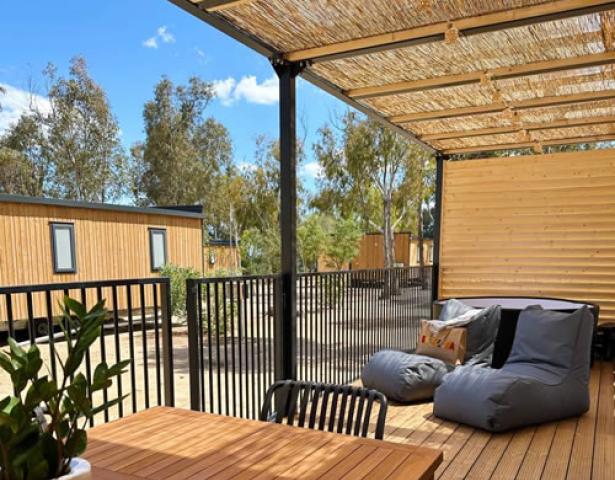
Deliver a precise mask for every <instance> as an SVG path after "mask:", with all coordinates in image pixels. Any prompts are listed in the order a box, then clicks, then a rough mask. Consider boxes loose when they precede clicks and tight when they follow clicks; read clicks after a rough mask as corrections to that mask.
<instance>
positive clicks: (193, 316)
mask: <svg viewBox="0 0 615 480" xmlns="http://www.w3.org/2000/svg"><path fill="white" fill-rule="evenodd" d="M198 295H199V287H198V281H197V280H195V279H191V278H189V279H187V280H186V314H187V321H188V369H189V379H190V408H191V409H192V410H197V411H198V410H201V408H202V409H203V411H204V410H205V405H201V380H200V378H201V372H200V371H199V347H200V345H199V338H200V335H199V323H200V322H199V314H198V302H199V301H200V299H199V298H198Z"/></svg>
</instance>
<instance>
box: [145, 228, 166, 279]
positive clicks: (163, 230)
mask: <svg viewBox="0 0 615 480" xmlns="http://www.w3.org/2000/svg"><path fill="white" fill-rule="evenodd" d="M148 231H149V266H150V269H151V271H152V272H160V270H161V268H162V265H165V264H166V263H167V261H168V259H169V251H168V236H167V229H166V228H161V227H150V228H148ZM158 234H162V238H163V247H164V248H163V255H164V259H163V262H162V265H161V266H160V267H156V266H155V265H154V235H158Z"/></svg>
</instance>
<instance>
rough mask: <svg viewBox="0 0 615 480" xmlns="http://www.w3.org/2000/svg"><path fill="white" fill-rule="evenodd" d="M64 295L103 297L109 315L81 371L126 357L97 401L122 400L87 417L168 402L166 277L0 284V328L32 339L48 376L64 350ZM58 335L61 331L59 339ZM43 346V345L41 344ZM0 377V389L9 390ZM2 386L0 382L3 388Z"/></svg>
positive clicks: (170, 373) (170, 372)
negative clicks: (123, 369) (124, 367)
mask: <svg viewBox="0 0 615 480" xmlns="http://www.w3.org/2000/svg"><path fill="white" fill-rule="evenodd" d="M64 295H70V296H71V297H73V298H75V299H77V300H79V301H81V302H82V303H84V304H86V306H87V307H88V308H91V307H92V306H93V305H94V304H95V303H96V302H98V301H100V300H103V299H104V300H105V304H106V307H107V308H108V310H109V319H108V320H107V321H106V322H105V324H104V327H103V334H102V335H101V338H100V341H99V342H97V343H96V344H94V345H92V347H91V348H90V351H89V352H88V353H87V355H86V358H85V362H84V366H83V373H84V375H86V378H88V380H90V378H91V376H92V364H94V365H97V364H98V363H99V362H101V361H107V362H108V363H115V362H118V361H120V360H124V359H127V358H130V359H132V362H131V364H130V366H129V367H128V371H127V372H126V373H125V374H123V375H122V376H120V377H118V378H117V379H115V380H114V384H113V386H112V387H111V390H112V391H108V390H107V389H105V390H103V391H102V392H97V394H98V393H100V398H96V396H95V398H94V400H95V401H100V400H101V399H104V400H105V401H106V400H107V399H108V398H115V397H121V396H122V395H125V394H128V397H127V399H126V400H125V401H124V402H120V403H118V405H117V406H115V407H111V409H107V410H105V411H104V412H102V413H101V415H100V416H99V417H97V418H96V419H95V420H93V421H92V422H91V425H93V424H94V423H95V422H96V423H98V422H99V421H104V422H107V421H109V420H110V419H113V418H117V417H122V416H124V414H125V411H126V410H129V411H131V412H132V413H134V412H136V411H138V410H141V409H144V408H149V407H150V406H153V405H163V404H164V405H173V404H174V395H175V392H174V384H173V353H172V352H173V348H172V328H173V327H172V323H171V312H170V288H169V279H167V278H150V279H132V280H115V281H94V282H75V283H56V284H47V285H27V286H16V287H0V330H5V331H6V332H7V333H8V335H9V336H10V337H13V338H15V339H16V340H18V341H23V342H30V343H37V344H39V348H40V349H41V355H42V357H43V359H44V360H45V363H46V364H47V365H48V366H49V372H50V374H51V376H53V377H54V378H55V377H56V375H57V374H58V359H57V356H60V358H62V357H63V356H64V355H66V343H65V342H64V341H63V334H62V333H61V332H59V328H58V322H59V321H60V320H61V317H60V315H59V312H60V309H59V307H58V302H59V301H60V300H61V299H62V297H63V296H64ZM59 337H62V338H61V339H60V338H59ZM45 344H46V345H47V347H44V345H45ZM3 378H4V377H2V378H0V386H2V391H10V389H9V388H8V384H7V385H2V382H3V381H7V382H8V381H9V379H4V380H3ZM5 387H6V388H5Z"/></svg>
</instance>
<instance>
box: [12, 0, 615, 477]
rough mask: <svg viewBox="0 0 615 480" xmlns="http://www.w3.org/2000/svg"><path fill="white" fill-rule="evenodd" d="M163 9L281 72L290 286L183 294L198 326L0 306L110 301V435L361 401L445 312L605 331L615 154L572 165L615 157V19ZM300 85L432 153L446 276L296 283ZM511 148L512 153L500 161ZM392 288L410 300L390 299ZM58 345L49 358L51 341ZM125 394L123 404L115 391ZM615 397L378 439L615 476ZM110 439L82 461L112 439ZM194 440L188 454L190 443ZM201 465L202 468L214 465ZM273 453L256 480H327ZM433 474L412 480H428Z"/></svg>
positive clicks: (162, 300)
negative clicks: (179, 418)
mask: <svg viewBox="0 0 615 480" xmlns="http://www.w3.org/2000/svg"><path fill="white" fill-rule="evenodd" d="M171 1H172V3H174V4H176V5H177V6H178V7H180V8H182V9H184V10H186V11H187V12H188V13H190V14H192V15H194V16H195V17H197V18H199V19H201V20H203V22H205V23H206V24H209V25H211V26H213V27H214V28H217V29H219V30H221V31H223V32H225V33H227V34H228V35H230V36H232V37H233V38H235V39H236V40H238V41H239V42H241V43H243V44H245V45H246V46H247V47H249V48H252V49H253V50H255V51H256V52H258V53H260V54H262V55H265V56H266V57H267V58H269V59H270V60H271V63H272V65H273V68H274V69H275V70H276V72H277V73H278V75H279V78H280V142H281V175H280V186H281V215H280V219H281V245H282V265H281V273H280V275H274V276H263V277H238V278H227V279H199V280H191V281H188V284H187V291H188V293H187V305H188V318H187V325H186V326H183V325H175V324H174V323H173V322H172V318H171V315H170V312H169V308H168V303H169V297H168V296H169V295H170V293H169V286H168V282H166V281H164V280H161V281H154V282H146V283H144V282H142V281H126V282H123V283H113V282H110V283H107V284H102V283H98V284H97V283H92V284H66V285H60V286H56V287H53V288H51V287H49V286H40V287H33V288H30V289H28V288H21V289H20V288H13V289H11V288H2V289H0V296H3V298H4V304H3V308H4V309H5V314H6V315H7V317H8V318H9V319H11V315H12V314H11V313H10V312H11V311H12V308H13V306H14V305H16V304H17V303H19V302H25V303H23V306H22V309H24V311H26V312H27V313H28V316H29V317H30V319H31V321H32V320H33V317H34V314H33V312H32V308H31V305H32V302H33V296H34V297H36V296H41V297H42V298H44V299H45V298H47V299H49V300H47V302H46V303H45V302H43V305H47V307H46V308H47V310H46V312H43V316H44V317H47V318H49V319H50V320H49V321H50V322H51V318H52V317H53V312H52V307H51V306H50V305H51V301H50V300H51V298H52V291H58V292H59V293H60V294H61V293H63V292H69V293H74V294H76V295H77V296H79V295H80V296H81V298H82V299H84V300H87V299H88V298H89V299H93V298H96V297H110V298H112V299H113V301H112V302H111V306H112V313H113V317H114V321H115V323H114V326H113V329H111V330H110V331H109V334H108V335H107V336H106V337H105V338H104V339H103V340H102V341H101V344H100V346H99V347H97V350H96V353H92V359H91V360H92V361H95V360H96V359H98V358H102V359H104V358H105V355H108V356H111V355H112V353H113V354H114V356H115V358H116V359H119V358H122V356H124V358H125V356H129V357H130V358H131V359H132V360H133V363H132V365H131V370H130V371H129V372H128V373H127V374H125V376H123V379H124V387H125V389H124V393H125V392H126V391H128V392H129V393H130V394H131V397H130V398H129V399H127V400H126V401H125V402H124V403H123V404H120V407H119V408H117V409H116V408H113V409H112V410H111V411H105V412H102V413H101V414H100V417H101V418H100V419H97V422H106V421H108V420H110V419H113V418H114V417H116V416H120V417H122V416H127V415H128V414H129V413H136V412H139V411H141V410H147V409H149V408H151V407H153V406H156V405H159V406H160V405H166V406H177V407H184V408H188V407H190V408H191V409H193V410H198V411H204V412H211V413H218V414H222V415H226V416H233V417H245V418H251V419H256V418H257V417H258V412H259V409H260V406H261V404H262V402H263V400H264V396H265V391H266V389H267V387H268V386H269V385H271V384H272V383H273V382H274V381H275V380H280V379H300V380H305V381H319V382H332V383H337V384H347V383H353V382H356V381H357V379H358V378H359V377H360V374H361V370H362V368H363V366H364V365H365V364H366V363H367V361H368V360H369V359H370V358H371V356H372V355H373V354H374V353H376V352H377V351H379V350H381V349H384V348H395V349H408V348H412V347H414V346H416V342H417V337H418V329H419V321H420V319H421V318H425V317H427V316H431V315H430V307H431V303H432V301H433V300H435V299H437V298H452V297H469V296H496V297H501V296H525V297H556V298H568V299H573V300H575V301H582V302H587V303H591V304H596V305H599V306H600V317H599V321H600V323H601V324H605V323H608V322H612V321H613V320H614V319H615V272H614V269H615V255H614V254H613V252H615V247H614V246H613V240H614V239H615V221H614V220H613V218H614V217H613V213H615V174H614V173H613V172H615V170H614V169H615V151H613V150H609V149H600V150H591V151H575V150H572V151H561V150H560V149H559V147H562V146H568V145H579V144H580V145H585V146H587V145H589V144H598V146H600V147H603V146H608V145H607V144H605V143H604V142H609V141H612V140H615V131H614V130H613V123H614V121H615V103H614V101H615V100H614V99H615V90H613V82H614V81H615V75H614V73H615V71H614V70H613V64H614V63H615V52H614V51H613V48H615V36H614V35H613V32H615V23H614V22H615V16H614V15H613V14H614V12H615V2H608V1H600V0H558V1H529V0H528V1H525V0H517V1H500V0H498V1H492V2H478V1H477V2H448V1H441V2H435V1H434V2H432V1H424V0H412V1H404V2H402V1H395V0H393V1H391V0H389V1H381V0H377V1H372V2H361V1H358V0H339V1H336V2H325V1H310V2H306V1H303V0H288V1H287V0H284V1H283V0H193V1H191V0H171ZM297 76H301V77H302V78H303V79H305V80H306V81H308V82H311V83H313V84H314V85H316V86H318V87H320V88H322V89H323V90H324V91H326V92H328V93H330V94H332V95H334V96H336V97H337V98H339V99H341V100H343V101H345V102H346V103H348V104H349V105H350V106H352V107H354V108H356V109H358V110H359V111H361V112H363V113H365V114H366V115H368V116H370V117H372V118H374V119H376V120H377V121H379V122H382V123H383V124H385V125H387V126H389V127H390V128H392V129H394V130H395V131H397V132H398V133H400V134H401V135H404V136H405V137H407V138H409V139H410V140H412V141H414V142H416V143H418V144H420V145H422V146H423V147H424V148H425V149H427V150H430V151H432V152H434V153H435V155H436V158H437V167H438V168H437V192H436V211H437V222H436V232H435V238H434V266H433V270H432V269H423V270H420V269H418V268H404V269H395V270H393V271H390V270H378V271H349V272H331V273H325V274H301V275H299V274H298V273H297V271H296V264H297V261H296V215H297V205H296V170H297V168H296V167H297V165H296V148H295V147H296V132H295V113H296V112H295V98H296V94H297V92H296V78H297ZM506 150H515V155H511V156H509V157H501V156H498V157H489V154H490V153H491V152H494V151H506ZM519 151H521V153H524V154H525V155H518V153H519ZM462 155H467V156H465V157H462ZM481 155H485V156H486V157H488V158H482V159H481V158H478V157H480V156H481ZM392 278H394V279H395V281H396V282H398V284H399V285H400V291H399V294H398V295H395V296H393V297H391V298H382V297H381V295H380V290H381V286H382V285H384V284H385V283H387V282H390V281H391V279H392ZM417 278H421V279H429V281H428V282H426V284H425V283H424V282H421V281H419V282H417V281H416V279H417ZM150 292H151V293H150ZM20 295H21V297H20V298H21V300H19V299H18V298H17V297H18V296H20ZM120 297H122V298H123V299H127V301H128V304H129V305H131V307H132V308H129V309H128V312H129V313H128V314H127V315H128V318H127V323H126V325H127V327H126V330H125V332H127V333H128V335H122V334H121V332H122V331H121V329H120V327H119V321H118V319H119V317H120V316H121V315H120V313H119V310H120V308H119V306H118V305H119V303H120V300H118V298H120ZM7 299H9V300H7ZM133 310H135V311H137V312H140V316H139V317H138V318H137V315H135V316H133V314H132V313H130V312H132V311H133ZM146 317H147V318H149V319H151V325H150V327H151V328H147V329H146V328H145V324H146V322H145V321H144V319H145V318H146ZM45 345H48V346H49V349H48V350H49V353H48V354H49V357H48V358H53V349H54V348H55V347H54V343H53V340H52V339H51V340H50V341H47V342H46V343H45ZM148 345H149V346H150V347H149V348H148ZM89 361H90V359H88V362H89ZM128 385H130V386H128ZM113 388H114V389H115V388H118V393H121V392H122V390H121V388H122V384H121V382H120V384H119V386H117V387H116V386H114V387H113ZM105 393H106V392H105ZM613 393H614V392H613V366H612V363H610V362H607V361H603V362H600V361H597V362H595V363H594V365H593V367H592V370H591V376H590V395H591V400H590V409H589V411H588V412H587V413H586V414H584V415H582V416H580V417H573V418H567V419H564V420H560V421H557V422H548V423H543V424H540V425H536V426H530V427H525V428H522V429H516V430H511V431H508V432H505V433H488V432H485V431H482V430H480V429H474V428H471V427H469V426H466V425H463V424H458V423H455V422H450V421H445V420H442V419H440V418H437V417H435V416H434V415H433V405H432V404H431V403H418V404H411V405H406V404H399V405H398V404H393V405H391V406H390V408H389V413H388V416H387V422H386V424H387V427H386V430H385V437H384V440H388V441H391V442H395V443H399V444H403V445H411V446H417V445H420V446H425V447H428V448H434V449H437V450H442V451H443V462H442V464H441V465H439V466H438V468H437V470H436V471H435V477H437V478H520V479H525V478H571V479H579V478H595V479H607V478H613V477H614V476H615V459H614V458H613V455H612V453H613V451H615V448H614V447H615V417H614V408H615V404H614V398H613ZM154 412H157V410H156V411H154ZM151 415H153V414H151ZM181 415H188V414H181ZM144 418H145V417H144ZM191 418H192V417H191ZM374 420H375V419H374ZM133 422H137V420H133ZM229 422H230V420H229ZM127 425H129V424H127ZM134 425H138V426H139V424H138V423H134ZM170 425H171V424H170V423H169V424H168V425H167V426H166V427H165V428H171V426H170ZM139 428H141V426H139ZM371 428H372V429H373V428H374V426H373V425H372V426H371ZM126 431H128V435H129V436H130V434H131V432H130V431H129V427H126ZM100 432H101V433H100V436H99V434H95V436H94V442H95V443H94V447H93V451H92V453H91V456H90V457H89V458H97V454H99V452H101V451H105V448H106V447H105V442H110V441H111V440H110V438H111V437H110V436H107V437H106V436H105V432H108V430H104V427H101V430H100ZM133 433H134V432H133ZM191 434H192V432H189V431H183V432H177V438H182V442H190V436H191ZM229 435H230V434H229ZM306 435H307V434H306ZM225 438H226V437H225ZM306 438H307V437H306ZM310 438H311V437H310ZM240 440H241V438H240V437H239V436H238V437H237V438H234V437H232V436H229V438H228V443H225V444H224V448H228V449H234V450H233V452H234V453H233V455H234V457H233V458H236V460H235V461H236V462H238V463H237V465H239V464H240V463H241V458H242V457H240V453H238V452H237V447H236V446H235V447H233V446H232V444H233V442H239V441H240ZM331 441H332V442H334V440H331ZM96 442H99V443H96ZM118 442H119V440H118ZM120 443H121V442H120ZM180 443H181V442H180ZM196 444H197V442H196V441H194V442H193V443H191V444H190V446H192V447H194V449H195V450H194V451H195V452H196V446H195V445H196ZM229 445H230V446H229ZM149 448H151V450H149V451H148V450H146V447H143V449H142V450H140V451H135V453H136V454H139V455H140V457H139V458H141V459H143V458H145V459H146V460H149V461H151V462H152V464H151V465H149V467H148V469H147V471H148V472H149V475H153V476H155V477H156V478H163V477H166V476H167V474H168V473H169V472H171V471H173V474H174V475H176V476H177V478H180V477H181V476H182V472H181V471H176V470H177V469H176V467H173V465H175V466H177V465H179V462H182V461H184V460H186V459H187V458H188V457H190V455H192V453H190V452H191V448H186V449H185V450H183V451H182V448H181V446H176V447H175V448H176V450H174V452H175V453H173V454H172V453H168V456H167V457H165V456H164V455H165V452H164V451H162V450H156V446H155V445H153V446H151V447H149ZM246 448H249V446H248V445H246ZM295 448H296V450H295V452H299V453H300V447H296V446H295ZM391 448H393V447H391ZM370 449H371V450H370ZM171 450H172V449H171ZM127 451H128V450H127ZM353 452H354V450H353ZM356 452H359V453H360V455H359V454H357V453H356ZM356 452H355V453H354V454H353V455H350V454H348V457H349V458H350V457H353V458H355V457H357V455H358V457H359V458H355V460H356V464H355V465H354V467H353V469H350V470H349V471H344V474H348V475H352V476H353V477H359V478H369V476H370V475H371V476H374V477H377V478H388V476H389V475H390V476H391V477H392V478H395V475H400V472H399V471H396V470H395V468H396V466H395V464H394V463H392V462H393V460H392V459H393V454H392V453H391V451H388V452H382V451H380V450H377V448H376V447H373V446H366V445H363V446H362V447H358V448H357V450H356ZM408 452H409V451H408ZM408 452H406V454H405V455H406V457H403V456H398V457H395V458H401V459H404V458H405V459H407V458H409V457H410V456H411V455H412V454H411V453H408ZM261 454H262V452H261ZM159 455H160V457H159ZM173 455H175V456H173ZM194 455H200V457H199V458H200V459H201V460H200V461H202V462H204V463H203V465H206V464H207V461H208V460H209V459H210V456H211V458H214V457H215V454H214V453H212V452H209V451H207V452H205V451H199V452H198V453H194ZM263 455H264V454H263ZM270 455H271V456H272V458H278V457H277V456H276V455H277V453H276V452H275V451H272V452H271V454H270ZM280 455H281V457H279V458H282V459H284V461H285V462H286V463H284V467H285V469H282V470H280V469H279V466H278V470H275V471H273V473H272V470H267V468H268V467H265V466H263V467H262V469H261V470H259V467H257V466H254V467H253V469H252V470H250V472H249V473H250V474H251V475H250V476H251V477H252V476H257V475H258V474H259V473H269V474H270V475H271V476H276V477H286V478H304V477H309V475H308V473H310V474H312V475H313V476H314V477H316V476H318V475H316V472H317V473H318V474H319V475H322V476H325V474H326V473H327V472H323V471H319V470H318V469H317V468H316V464H314V465H313V466H314V468H315V470H314V471H309V472H306V471H305V468H307V467H306V466H305V464H304V463H305V462H306V461H307V460H305V459H304V457H303V456H301V455H298V456H296V457H294V458H293V459H288V458H287V456H285V455H287V454H280ZM331 455H333V457H334V459H333V460H332V462H333V463H332V464H331V465H333V467H332V470H331V471H329V475H330V476H332V477H334V478H341V477H342V474H335V475H334V474H333V473H331V472H337V470H336V469H335V468H337V467H340V468H341V466H344V465H345V463H344V462H346V457H344V456H340V457H339V458H337V457H335V455H334V454H333V453H332V454H331ZM382 455H384V456H382ZM389 455H391V457H389ZM86 456H88V455H87V454H86ZM265 456H267V455H265ZM417 456H420V455H417ZM215 458H218V457H215ZM387 458H388V459H389V460H390V462H387ZM107 460H108V459H107ZM141 461H143V460H141ZM212 462H213V460H212ZM302 462H303V463H302ZM314 462H316V460H314ZM400 462H401V460H400ZM308 463H309V462H308ZM110 464H111V463H110V462H108V465H110ZM387 464H388V465H389V468H390V469H389V470H387ZM135 465H137V464H136V463H135V464H133V465H132V468H131V465H130V462H126V461H124V463H123V464H122V465H120V466H118V469H119V470H118V472H120V473H118V476H117V477H113V478H134V477H133V476H129V474H128V473H126V472H128V471H130V472H131V473H130V475H134V476H136V477H138V476H139V472H138V469H137V470H135V468H136V467H135ZM139 465H140V464H139ZM436 466H437V465H436ZM209 467H211V465H208V466H207V468H209ZM121 468H126V469H128V470H126V471H123V470H121ZM229 468H230V467H229ZM302 468H303V470H302ZM166 469H169V470H166ZM203 469H205V466H203ZM203 471H204V470H203ZM233 472H234V473H235V474H238V472H237V471H234V470H232V468H231V469H230V470H229V476H232V474H233ZM301 472H302V473H301ZM98 473H99V475H100V476H101V478H105V477H104V475H103V474H102V473H101V472H98ZM194 473H195V471H194V470H193V471H191V473H190V474H194ZM197 473H198V472H197ZM423 473H424V475H423V476H418V475H417V476H416V478H429V477H430V475H433V474H434V472H433V471H432V472H429V471H427V470H426V471H425V472H423ZM120 475H121V476H120ZM123 475H125V477H124V476H123ZM169 475H170V473H169ZM143 476H146V475H145V474H143ZM186 476H188V473H186ZM197 476H198V475H197ZM203 476H205V474H203ZM109 478H112V477H109ZM408 478H413V477H408Z"/></svg>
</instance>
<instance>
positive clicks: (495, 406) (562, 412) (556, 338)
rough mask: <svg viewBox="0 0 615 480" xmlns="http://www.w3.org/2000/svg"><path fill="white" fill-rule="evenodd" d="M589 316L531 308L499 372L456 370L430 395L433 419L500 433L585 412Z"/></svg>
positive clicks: (590, 330) (581, 311) (585, 312)
mask: <svg viewBox="0 0 615 480" xmlns="http://www.w3.org/2000/svg"><path fill="white" fill-rule="evenodd" d="M593 325H594V321H593V316H592V314H591V312H590V311H589V309H588V308H587V307H583V308H581V309H579V310H577V311H576V312H574V313H572V314H566V313H559V312H553V311H546V310H542V309H541V308H540V307H530V308H528V309H526V310H524V311H523V312H522V313H521V315H520V316H519V322H518V324H517V331H516V334H515V340H514V342H513V346H512V350H511V353H510V356H509V357H508V360H507V361H506V363H505V364H504V366H503V367H502V368H501V369H497V370H496V369H491V368H482V369H472V368H467V367H459V368H457V369H456V370H455V371H454V372H452V373H450V374H448V375H446V376H445V377H444V379H443V381H442V384H441V385H440V386H439V387H438V388H437V389H436V391H435V395H434V414H435V415H436V416H437V417H440V418H444V419H447V420H453V421H456V422H460V423H465V424H468V425H471V426H474V427H478V428H482V429H484V430H488V431H491V432H500V431H504V430H508V429H511V428H516V427H521V426H525V425H531V424H536V423H542V422H549V421H554V420H558V419H561V418H566V417H571V416H577V415H581V414H583V413H585V412H586V411H587V409H588V408H589V387H588V382H589V369H590V355H589V351H590V348H591V340H592V333H593Z"/></svg>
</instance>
